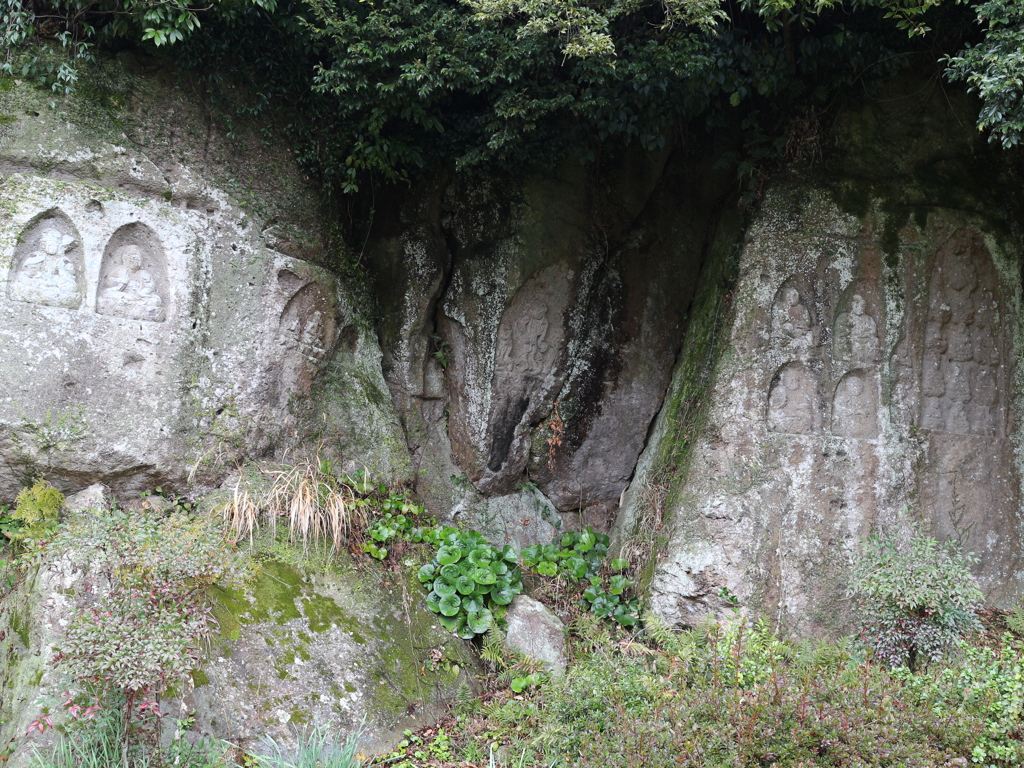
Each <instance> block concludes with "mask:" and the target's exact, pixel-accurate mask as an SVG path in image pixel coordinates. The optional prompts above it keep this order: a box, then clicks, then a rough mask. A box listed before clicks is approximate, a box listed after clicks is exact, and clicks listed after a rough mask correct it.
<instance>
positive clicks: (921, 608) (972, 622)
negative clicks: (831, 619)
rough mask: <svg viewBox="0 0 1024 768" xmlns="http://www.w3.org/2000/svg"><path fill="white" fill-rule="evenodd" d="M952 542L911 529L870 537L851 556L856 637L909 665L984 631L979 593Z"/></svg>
mask: <svg viewBox="0 0 1024 768" xmlns="http://www.w3.org/2000/svg"><path fill="white" fill-rule="evenodd" d="M972 562H976V558H974V557H973V556H971V555H968V554H964V553H963V552H961V551H960V548H959V547H958V545H957V544H956V543H955V542H952V541H950V542H946V543H945V544H939V542H937V541H936V540H935V539H933V538H931V537H928V536H925V535H923V534H921V533H920V532H919V531H917V530H916V529H914V530H913V531H912V532H911V535H910V536H909V538H907V539H905V540H901V539H900V538H899V537H896V536H881V535H876V536H871V537H869V538H867V539H865V540H864V541H863V542H862V545H861V549H860V552H858V554H857V557H856V559H855V562H854V569H853V582H852V584H851V586H850V593H851V594H852V595H853V596H855V597H857V598H858V599H859V601H860V608H861V638H862V640H863V641H864V642H865V643H866V645H867V646H868V647H869V648H871V650H872V651H873V653H874V655H875V658H877V659H879V660H880V661H883V662H885V663H887V664H889V665H890V666H892V667H900V666H907V667H909V668H910V669H911V670H914V669H916V668H917V667H918V665H919V664H921V663H927V662H929V661H938V660H939V659H941V658H942V657H943V656H944V655H946V654H948V653H949V652H950V651H951V650H952V649H953V648H954V647H955V646H956V645H957V643H958V641H959V640H960V639H961V638H962V637H963V635H964V634H966V633H968V632H974V631H977V630H979V629H981V623H980V621H979V620H978V617H977V616H976V614H975V611H976V610H977V608H978V607H979V606H980V604H981V600H982V594H981V590H980V589H979V588H978V585H977V583H976V582H975V580H974V577H973V576H972V575H971V570H970V564H971V563H972Z"/></svg>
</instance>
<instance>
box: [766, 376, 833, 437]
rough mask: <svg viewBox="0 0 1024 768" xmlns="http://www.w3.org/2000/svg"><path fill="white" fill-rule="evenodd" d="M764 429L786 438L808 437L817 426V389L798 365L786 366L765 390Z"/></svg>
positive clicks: (818, 419) (818, 407) (818, 406)
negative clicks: (765, 423) (766, 398)
mask: <svg viewBox="0 0 1024 768" xmlns="http://www.w3.org/2000/svg"><path fill="white" fill-rule="evenodd" d="M767 421H768V429H769V431H771V432H782V433H786V434H790V435H810V434H814V433H816V432H817V431H818V429H819V425H820V424H821V402H820V398H819V396H818V385H817V382H816V381H815V379H814V377H813V376H812V375H811V373H810V371H808V370H807V368H806V367H805V366H804V365H803V364H802V363H793V362H791V363H786V364H785V365H783V366H782V367H781V368H779V370H778V371H776V373H775V376H773V377H772V383H771V386H770V387H769V389H768V414H767Z"/></svg>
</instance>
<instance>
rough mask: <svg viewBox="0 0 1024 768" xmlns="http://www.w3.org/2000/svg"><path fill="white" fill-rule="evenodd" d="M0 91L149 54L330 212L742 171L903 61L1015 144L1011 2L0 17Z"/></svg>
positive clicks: (303, 7)
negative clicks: (529, 175)
mask: <svg viewBox="0 0 1024 768" xmlns="http://www.w3.org/2000/svg"><path fill="white" fill-rule="evenodd" d="M3 6H6V9H5V10H6V13H5V16H4V18H5V21H4V22H3V24H4V26H2V27H0V36H2V37H3V43H4V49H5V51H6V53H5V58H4V60H3V62H2V65H0V66H2V70H3V72H4V73H5V74H6V75H8V76H16V77H17V76H20V77H34V78H36V79H38V80H41V81H45V82H46V83H48V84H50V86H51V87H53V88H55V89H57V90H61V89H63V90H70V89H72V88H74V86H75V81H76V77H77V71H78V67H79V66H80V65H82V64H84V63H87V62H88V61H89V60H90V59H91V57H92V56H93V54H94V51H95V50H96V47H97V46H103V45H108V44H112V43H116V41H118V40H129V41H133V42H134V44H137V45H144V46H150V47H152V48H154V49H156V50H157V51H158V52H166V55H168V56H169V57H171V58H172V59H174V60H176V61H177V63H178V64H179V65H180V66H181V67H182V68H184V69H187V70H191V71H192V72H193V73H196V75H197V76H199V77H201V78H204V79H206V80H207V81H208V82H210V83H215V82H216V81H218V80H220V79H225V78H227V79H231V80H233V81H242V82H245V83H247V84H248V86H249V91H250V92H251V97H250V98H251V102H250V103H249V104H248V105H247V106H246V109H247V110H248V111H249V112H250V113H251V114H253V115H256V116H261V115H262V116H266V117H267V119H270V118H273V119H274V120H275V121H276V123H278V124H280V125H281V127H283V129H284V130H285V131H287V132H290V133H291V134H292V135H293V136H294V139H295V141H294V144H295V146H296V148H297V149H298V150H299V159H300V161H301V162H303V163H304V164H305V165H306V166H307V168H309V169H311V170H313V171H315V172H316V173H318V174H319V175H320V177H321V179H322V180H323V182H324V184H325V186H326V187H327V188H328V189H329V190H331V191H334V192H338V193H351V192H353V191H355V190H357V189H358V188H359V186H360V185H361V184H364V183H365V181H366V179H368V178H377V179H380V180H385V181H396V180H402V179H407V178H410V176H411V175H412V174H415V173H417V172H418V171H420V170H423V169H428V168H431V167H434V165H435V164H437V163H439V162H444V163H455V164H456V165H458V166H473V165H480V164H487V163H499V164H505V165H512V166H516V167H518V166H519V165H521V164H522V163H526V162H535V161H538V160H543V159H545V158H549V157H552V156H564V155H565V154H566V153H575V154H576V155H577V156H578V157H579V158H580V159H581V161H584V162H586V161H588V160H593V159H594V158H595V157H596V156H597V155H598V154H599V153H600V151H601V148H602V147H604V146H607V145H608V144H610V143H631V142H638V143H639V144H640V145H641V146H643V147H644V148H647V149H656V148H658V147H660V146H663V145H664V143H665V141H666V136H667V135H669V134H670V133H671V131H673V130H674V129H675V128H676V127H677V126H679V125H683V124H685V125H690V126H703V127H706V128H709V129H712V130H713V129H716V128H720V127H722V126H726V125H729V126H733V127H736V126H738V127H739V129H740V130H741V131H742V132H744V142H745V144H746V149H747V152H748V155H749V156H750V157H752V158H755V159H756V158H757V157H758V156H766V155H770V154H771V153H772V152H778V151H779V150H780V147H781V146H782V145H783V144H784V143H785V141H786V135H785V134H786V129H785V126H786V125H787V124H789V123H790V122H791V121H793V120H794V119H807V116H808V115H810V116H812V117H813V116H814V115H816V114H821V113H823V112H825V111H827V110H828V109H830V108H831V107H833V106H834V105H835V104H836V103H837V102H838V101H839V100H840V99H842V98H843V96H844V94H845V93H848V92H849V90H850V87H851V86H853V85H854V84H857V83H868V82H870V81H871V80H873V79H878V78H881V77H885V76H888V75H891V74H892V73H894V72H896V71H898V70H899V69H900V68H901V67H904V66H908V65H909V64H912V63H914V62H929V63H931V64H933V65H934V64H936V63H938V62H942V66H945V67H946V69H945V73H946V76H947V77H948V78H949V79H951V80H958V81H963V82H965V83H966V84H967V87H968V88H969V89H970V90H972V91H973V92H975V93H977V94H978V96H979V97H980V98H981V102H982V109H981V114H980V117H979V123H978V125H979V128H981V129H982V130H985V131H987V132H988V133H989V136H990V138H992V139H993V140H996V141H999V142H1001V143H1002V144H1003V145H1004V146H1007V147H1010V146H1013V145H1015V144H1017V143H1019V142H1020V141H1021V137H1022V131H1024V7H1022V6H1024V4H1021V3H1020V2H1019V0H209V2H206V3H203V4H199V3H196V2H194V1H193V0H0V7H3Z"/></svg>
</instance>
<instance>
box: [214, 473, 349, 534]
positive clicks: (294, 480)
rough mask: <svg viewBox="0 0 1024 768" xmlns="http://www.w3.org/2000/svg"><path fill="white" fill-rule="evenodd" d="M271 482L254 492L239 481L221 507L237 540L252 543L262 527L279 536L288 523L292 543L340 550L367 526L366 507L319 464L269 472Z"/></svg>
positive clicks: (345, 484) (243, 481)
mask: <svg viewBox="0 0 1024 768" xmlns="http://www.w3.org/2000/svg"><path fill="white" fill-rule="evenodd" d="M269 474H270V475H271V476H272V480H271V482H270V483H269V484H264V486H263V487H260V488H254V487H253V486H252V484H249V483H246V481H245V480H244V478H239V480H238V482H236V483H235V487H234V490H233V494H232V497H231V498H230V499H229V500H228V501H227V502H226V503H225V504H224V506H223V507H222V512H223V515H224V518H225V519H226V520H227V522H228V525H229V527H230V529H231V531H232V532H233V533H234V535H235V537H236V538H238V539H243V538H248V539H249V540H250V541H251V540H252V538H253V536H254V535H255V534H256V532H257V530H258V529H259V528H260V527H261V526H264V525H265V526H267V527H268V528H270V530H272V531H276V528H277V525H278V523H279V522H280V520H281V519H282V518H286V519H287V521H288V534H289V536H290V537H291V539H292V540H293V541H301V542H302V543H303V546H307V545H308V544H309V543H310V542H311V541H314V542H315V541H322V542H330V543H331V544H332V545H333V547H334V548H335V549H336V550H337V549H340V548H341V547H342V546H343V545H344V544H346V543H347V542H348V541H349V540H350V539H351V538H352V536H353V534H355V533H356V532H358V531H362V530H363V529H365V527H366V526H367V524H368V523H369V514H368V510H367V503H366V501H365V500H364V499H363V498H362V497H361V496H360V495H359V494H358V493H357V492H356V491H355V490H354V489H353V488H352V486H351V485H350V484H349V483H348V482H346V481H343V480H339V479H338V478H337V477H335V476H334V475H333V474H332V473H331V472H330V469H329V467H328V466H327V465H326V464H325V462H322V461H320V460H318V459H317V460H309V461H302V462H299V463H297V464H294V465H292V466H290V467H287V468H283V469H277V470H271V471H269Z"/></svg>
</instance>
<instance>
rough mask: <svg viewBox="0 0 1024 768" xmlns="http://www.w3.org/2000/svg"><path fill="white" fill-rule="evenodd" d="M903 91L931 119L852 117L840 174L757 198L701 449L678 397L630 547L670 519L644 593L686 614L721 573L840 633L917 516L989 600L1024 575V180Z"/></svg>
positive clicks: (629, 506) (761, 600)
mask: <svg viewBox="0 0 1024 768" xmlns="http://www.w3.org/2000/svg"><path fill="white" fill-rule="evenodd" d="M888 95H889V97H890V98H891V99H892V103H894V104H895V103H903V104H911V105H913V106H914V108H915V110H916V114H917V120H916V122H914V121H910V124H908V123H907V122H905V121H906V115H905V113H903V112H901V113H900V114H899V115H897V114H895V110H894V109H892V107H891V106H890V107H888V108H886V107H884V106H880V105H874V106H869V107H866V108H865V109H864V110H863V111H862V112H861V113H859V114H857V113H852V114H851V113H847V114H846V115H845V116H844V117H843V119H842V120H841V121H840V122H839V124H838V130H837V133H838V137H839V143H838V147H837V149H836V151H835V155H834V157H833V160H832V167H831V168H830V169H829V171H830V173H829V174H827V176H825V175H823V176H817V175H816V174H814V173H813V172H810V171H808V170H807V169H804V171H803V172H802V173H801V172H800V171H793V172H792V173H790V174H789V175H783V176H782V177H780V178H779V179H778V180H777V182H776V184H775V185H774V187H773V188H772V189H771V191H770V192H769V193H768V194H767V195H766V197H765V199H764V200H763V201H762V204H761V207H760V211H759V213H758V215H757V217H756V219H755V221H754V223H753V224H752V226H751V227H750V229H749V230H748V232H747V235H746V237H745V239H744V241H743V245H742V249H741V252H740V256H739V259H738V277H737V280H736V283H735V288H734V290H733V291H732V293H731V294H730V299H731V301H730V305H729V306H730V310H729V311H728V312H726V313H722V314H723V318H724V320H725V323H726V328H727V330H726V332H725V333H724V334H723V335H722V337H721V339H720V341H719V344H718V348H717V356H716V355H715V353H714V352H713V351H709V350H704V354H705V359H706V360H711V361H713V363H714V364H713V366H712V367H711V368H710V369H708V370H709V372H710V374H711V375H710V377H709V381H710V386H709V389H708V391H707V395H706V397H705V398H704V399H703V403H704V411H702V412H701V414H700V416H699V417H697V418H694V419H693V420H692V421H691V422H690V426H691V427H692V430H691V432H690V434H689V435H688V436H687V438H686V453H685V457H686V460H685V461H683V462H673V458H675V457H677V456H678V455H679V452H678V451H676V452H675V454H674V453H673V445H677V444H678V443H679V442H680V439H681V438H680V436H679V434H678V432H677V431H676V428H677V426H678V425H677V424H673V423H672V419H671V416H672V414H671V413H667V412H666V413H665V414H663V415H664V416H665V420H664V421H663V423H661V424H660V425H659V428H658V429H657V430H656V433H655V435H656V436H655V439H654V440H652V443H651V445H650V446H649V449H648V453H647V454H646V455H645V457H644V459H642V460H641V463H640V468H639V470H638V477H637V480H636V481H635V482H634V485H633V487H632V488H631V490H630V493H629V494H627V497H628V500H627V502H626V504H625V508H624V511H623V515H622V516H621V518H620V521H619V523H620V526H621V528H620V530H621V531H622V532H624V533H627V534H628V535H625V536H623V537H622V539H621V540H622V541H623V542H624V543H625V546H626V547H627V549H628V547H629V542H628V540H635V538H636V537H641V538H642V537H643V535H644V534H645V532H646V533H647V535H648V536H650V531H651V530H652V529H653V528H654V527H657V526H659V525H664V526H665V527H664V528H663V529H662V534H663V537H662V539H661V540H660V541H656V543H657V544H660V545H661V546H662V551H661V556H660V557H658V558H657V561H656V563H652V565H653V576H652V578H651V580H650V590H649V598H650V605H651V607H652V608H653V610H655V611H656V612H657V613H658V614H659V615H660V616H661V617H662V618H663V619H665V620H667V621H669V622H671V623H676V624H692V623H693V622H694V621H696V620H698V619H699V618H700V617H701V616H703V615H705V614H707V613H713V612H715V611H716V610H719V609H720V608H721V607H722V602H721V598H720V597H719V591H720V590H721V589H722V588H723V587H724V588H727V589H728V590H729V591H731V592H732V593H734V594H736V595H737V596H738V597H739V598H740V601H741V603H742V604H743V605H745V606H748V607H749V608H751V609H753V610H754V611H755V612H757V613H761V614H767V615H769V616H771V617H772V618H773V619H774V620H776V621H778V622H779V623H780V624H781V625H782V626H785V627H788V628H790V629H792V630H795V631H797V632H801V633H808V632H820V631H828V630H841V629H847V628H849V622H850V620H851V618H852V616H851V612H850V611H849V610H847V608H846V607H845V606H846V605H847V603H846V595H845V591H846V588H847V584H848V568H849V565H850V562H851V560H852V556H853V553H854V550H855V549H856V547H857V544H858V540H859V538H860V537H862V536H865V535H867V534H868V533H870V532H871V531H872V530H876V529H878V528H879V527H882V528H899V527H903V526H906V525H907V524H909V523H910V522H912V521H917V522H918V523H920V524H921V525H922V526H923V528H924V530H925V531H926V532H928V533H930V534H932V535H935V536H937V537H938V538H939V539H940V540H941V539H954V540H956V541H959V542H960V543H961V544H962V545H963V546H964V548H965V549H967V550H968V551H972V552H974V553H975V554H976V555H978V557H979V558H980V560H979V562H978V564H977V566H976V568H975V573H976V575H977V576H978V578H979V580H980V582H981V584H982V587H983V588H984V590H985V593H986V595H987V597H988V598H989V599H990V600H992V601H994V602H996V603H997V604H1008V603H1009V602H1011V601H1012V599H1013V598H1014V597H1016V596H1017V595H1018V594H1019V593H1020V590H1021V587H1022V586H1024V572H1022V570H1021V536H1022V533H1024V531H1022V529H1021V517H1020V502H1021V491H1020V488H1021V485H1020V484H1021V472H1020V460H1019V457H1018V453H1017V449H1016V447H1015V442H1014V439H1013V435H1014V434H1015V432H1016V431H1017V430H1019V413H1020V409H1019V397H1020V389H1019V383H1018V382H1019V379H1018V376H1019V374H1018V360H1019V355H1020V347H1019V345H1020V341H1019V340H1020V338H1021V336H1020V331H1021V318H1020V309H1019V305H1020V290H1021V288H1020V286H1021V271H1020V269H1021V255H1022V250H1021V239H1020V229H1019V227H1018V225H1017V221H1018V220H1019V219H1018V218H1017V217H1018V216H1019V189H1018V187H1019V177H1017V176H1016V175H1015V174H1014V173H1013V172H1012V170H1011V169H1009V168H1007V167H1006V166H1005V165H1001V164H999V163H998V161H997V160H996V158H994V157H993V155H991V154H990V152H989V150H988V149H987V148H986V147H984V146H983V145H982V144H980V143H979V142H978V141H977V139H976V138H975V137H973V136H970V135H965V132H962V131H960V130H959V129H957V128H955V127H954V126H955V125H956V115H955V114H951V113H950V112H949V107H948V106H947V104H946V102H945V101H944V99H943V98H942V96H941V95H940V94H938V93H932V94H931V100H929V99H928V98H925V99H924V100H923V101H922V100H920V98H919V97H915V96H914V95H913V94H912V91H911V90H910V86H909V85H904V84H900V83H896V84H895V85H894V86H892V89H891V91H890V93H889V94H888ZM882 103H884V102H882ZM960 106H962V105H960ZM964 111H965V112H966V109H965V110H964ZM965 124H966V123H965ZM1009 159H1010V158H1005V157H1004V158H1001V160H1002V162H1003V163H1006V162H1008V161H1009ZM939 169H941V174H939V173H937V171H938V170H939ZM979 178H983V179H985V181H984V182H983V183H982V184H978V183H977V182H978V179H979ZM709 289H710V290H715V288H714V287H713V286H711V287H710V288H709ZM713 304H714V302H710V304H709V306H713ZM700 343H702V339H701V338H700V337H695V338H692V339H691V340H689V341H688V344H692V345H693V347H694V350H697V348H698V347H699V345H700ZM698 351H699V350H698ZM682 361H683V363H685V364H686V365H683V366H681V369H680V370H679V371H677V381H676V383H675V384H674V387H673V392H674V393H678V392H681V391H683V390H686V389H687V387H690V388H691V389H692V381H688V380H687V377H692V376H693V375H694V373H695V371H696V370H698V369H697V368H695V367H694V366H693V361H692V360H691V359H689V358H688V357H687V355H686V354H684V356H683V359H682ZM687 365H688V366H689V367H687ZM674 396H675V394H673V395H672V396H670V401H671V400H672V397H674ZM666 469H667V470H668V472H667V482H666ZM659 470H660V471H661V474H660V475H659ZM673 473H674V474H673ZM659 491H660V494H661V495H660V497H659ZM652 498H654V499H661V500H662V501H661V506H660V508H656V507H657V503H654V504H652V502H651V499H652ZM654 539H655V540H656V539H657V537H656V536H655V537H654Z"/></svg>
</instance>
